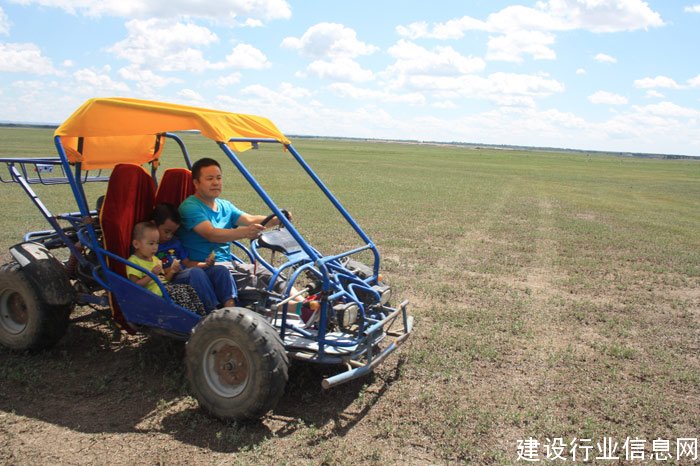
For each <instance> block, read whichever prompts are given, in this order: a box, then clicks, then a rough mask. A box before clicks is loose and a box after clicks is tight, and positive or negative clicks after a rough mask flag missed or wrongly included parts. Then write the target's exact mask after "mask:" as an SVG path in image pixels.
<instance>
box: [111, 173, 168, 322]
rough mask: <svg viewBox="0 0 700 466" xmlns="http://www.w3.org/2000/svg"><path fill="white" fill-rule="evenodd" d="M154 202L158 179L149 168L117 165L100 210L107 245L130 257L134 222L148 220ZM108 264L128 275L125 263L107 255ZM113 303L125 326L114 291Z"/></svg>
mask: <svg viewBox="0 0 700 466" xmlns="http://www.w3.org/2000/svg"><path fill="white" fill-rule="evenodd" d="M154 206H155V183H154V181H153V178H151V176H150V175H149V174H148V172H146V170H145V169H144V168H143V167H141V166H140V165H132V164H119V165H117V166H115V167H114V170H112V175H111V176H110V178H109V183H108V184H107V192H106V194H105V198H104V202H103V204H102V209H101V210H100V224H101V227H102V238H103V241H104V247H105V249H107V250H108V251H109V252H111V253H114V254H116V255H118V256H120V257H123V258H125V259H126V258H128V257H129V255H130V251H131V239H132V238H131V235H132V232H133V230H134V225H136V224H137V223H139V222H144V221H147V220H149V219H150V218H151V214H152V213H153V207H154ZM107 264H108V265H109V268H110V269H111V270H112V271H114V272H115V273H118V274H119V275H121V276H123V277H126V266H125V265H124V264H123V263H122V262H119V261H116V260H109V259H108V260H107ZM110 304H111V306H112V316H113V317H114V320H115V322H117V323H118V324H121V326H122V327H126V326H125V325H123V324H124V323H125V322H124V317H123V315H122V313H121V310H120V309H119V306H118V305H117V302H116V300H114V299H112V296H111V293H110ZM126 328H128V327H126Z"/></svg>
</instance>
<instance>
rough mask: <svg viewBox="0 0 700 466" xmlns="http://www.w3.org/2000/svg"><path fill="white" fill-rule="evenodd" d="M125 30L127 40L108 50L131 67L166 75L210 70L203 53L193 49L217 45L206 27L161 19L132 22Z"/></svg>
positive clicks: (128, 23)
mask: <svg viewBox="0 0 700 466" xmlns="http://www.w3.org/2000/svg"><path fill="white" fill-rule="evenodd" d="M126 29H127V37H126V39H124V40H122V41H120V42H117V43H116V44H114V45H113V46H111V47H110V48H109V49H108V50H109V51H110V52H112V53H114V54H115V55H116V56H118V57H119V58H123V59H124V60H127V61H129V62H131V63H134V64H137V65H141V66H146V67H153V68H155V69H158V70H163V71H173V70H189V71H203V70H204V69H206V68H209V67H210V64H209V62H208V61H207V60H205V59H204V56H203V55H202V52H201V51H200V50H198V49H196V48H194V47H197V46H206V45H209V44H211V43H214V42H217V41H218V37H217V36H216V34H214V33H213V32H211V31H210V30H209V29H207V28H205V27H202V26H197V25H196V24H193V23H177V22H176V23H173V22H171V21H168V20H166V19H159V18H151V19H147V20H137V19H135V20H131V21H129V22H127V23H126Z"/></svg>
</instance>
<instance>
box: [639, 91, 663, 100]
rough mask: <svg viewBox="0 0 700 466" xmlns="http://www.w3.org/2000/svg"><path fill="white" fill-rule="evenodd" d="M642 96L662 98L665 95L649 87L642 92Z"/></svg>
mask: <svg viewBox="0 0 700 466" xmlns="http://www.w3.org/2000/svg"><path fill="white" fill-rule="evenodd" d="M644 97H646V98H647V99H662V98H664V97H665V96H664V95H663V94H662V93H661V92H659V91H655V90H654V89H650V90H648V91H646V93H645V94H644Z"/></svg>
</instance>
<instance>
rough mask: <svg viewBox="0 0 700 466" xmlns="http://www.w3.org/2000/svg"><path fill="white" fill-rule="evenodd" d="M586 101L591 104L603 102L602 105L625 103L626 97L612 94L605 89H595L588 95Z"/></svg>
mask: <svg viewBox="0 0 700 466" xmlns="http://www.w3.org/2000/svg"><path fill="white" fill-rule="evenodd" d="M588 101H589V102H591V103H593V104H604V105H625V104H627V102H628V101H627V97H624V96H621V95H620V94H614V93H612V92H606V91H596V92H594V93H593V94H591V95H589V96H588Z"/></svg>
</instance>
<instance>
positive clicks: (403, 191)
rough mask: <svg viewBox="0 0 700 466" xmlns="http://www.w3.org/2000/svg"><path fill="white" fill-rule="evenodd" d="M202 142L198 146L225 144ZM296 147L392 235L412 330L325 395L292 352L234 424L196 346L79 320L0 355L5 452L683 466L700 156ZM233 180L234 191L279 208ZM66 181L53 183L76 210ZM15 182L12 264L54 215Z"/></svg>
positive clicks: (330, 228)
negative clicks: (217, 408)
mask: <svg viewBox="0 0 700 466" xmlns="http://www.w3.org/2000/svg"><path fill="white" fill-rule="evenodd" d="M186 140H187V141H188V142H191V143H192V144H193V145H192V146H191V153H192V156H193V157H195V158H196V157H198V156H202V155H216V154H217V152H216V151H217V148H216V147H215V146H214V145H213V144H212V143H209V144H205V143H203V142H201V141H200V142H196V138H195V137H194V136H191V135H188V136H186ZM0 141H1V142H2V143H1V144H0V148H1V149H2V150H0V155H2V156H5V157H7V156H14V155H20V154H25V155H53V148H52V145H51V132H50V131H48V130H38V129H4V128H3V129H0ZM295 146H296V147H297V149H299V150H300V152H301V153H302V154H303V155H304V156H305V158H306V159H307V161H308V162H309V163H310V165H311V166H312V167H314V168H315V169H317V172H318V174H319V175H320V176H321V178H322V179H324V180H325V181H326V182H327V184H328V186H329V187H330V189H331V190H332V191H333V192H334V193H335V194H336V195H337V197H338V198H339V199H340V200H341V201H342V202H343V203H344V204H345V205H346V207H347V208H348V210H349V211H350V212H351V214H353V216H354V217H355V218H356V219H357V220H358V222H359V223H360V225H362V226H363V228H364V229H365V231H366V232H367V233H368V234H369V235H370V237H372V239H373V240H374V241H375V242H376V243H377V244H378V245H379V248H380V252H381V253H382V258H383V268H384V272H385V276H387V277H388V279H389V281H390V282H391V283H392V285H393V287H394V290H395V294H396V295H397V296H398V297H399V299H409V300H410V301H411V303H412V308H411V309H412V313H413V314H414V315H415V317H416V328H415V332H414V335H413V336H412V338H411V339H409V342H408V343H407V344H406V345H405V346H403V347H402V348H401V349H400V351H399V352H398V353H397V354H396V355H394V356H392V357H391V358H390V359H388V360H387V361H386V362H385V364H383V365H382V366H380V367H379V369H378V370H377V371H376V373H375V374H373V375H371V376H369V377H367V378H365V379H361V380H357V381H354V382H351V383H349V384H346V385H342V386H340V387H337V388H335V389H332V390H329V391H323V390H322V389H321V385H320V381H321V378H322V377H323V371H322V370H320V369H319V368H315V367H309V366H305V365H303V364H295V365H293V367H292V369H291V372H290V381H289V385H288V389H287V392H286V393H285V396H284V398H283V399H282V401H281V402H280V404H279V405H278V406H277V408H275V409H274V410H273V411H271V412H270V413H269V414H268V415H267V416H265V417H264V418H263V419H262V421H261V422H259V423H254V424H240V425H239V424H236V423H224V422H221V421H219V420H216V419H213V418H211V417H209V416H207V414H206V413H204V412H203V411H202V410H200V409H199V408H198V406H197V404H196V402H195V400H194V399H193V398H192V397H191V396H190V394H189V391H188V387H187V382H186V380H185V376H184V371H183V364H182V355H183V345H181V344H177V343H172V342H168V341H163V340H159V339H153V338H147V337H145V336H123V337H121V338H117V337H115V335H114V332H113V327H112V326H111V324H110V323H109V322H108V321H106V320H101V319H95V320H91V321H87V322H81V323H76V324H75V325H72V326H71V327H70V328H69V331H68V333H67V335H66V336H65V337H64V338H63V339H62V340H61V342H60V343H59V344H58V345H57V346H56V347H55V348H53V349H51V350H49V351H45V352H42V353H39V354H24V353H21V354H18V353H12V352H8V351H7V350H4V349H0V464H51V465H54V464H280V465H282V464H404V463H407V464H446V463H469V464H526V463H525V462H524V461H522V459H523V458H522V456H523V454H524V453H526V452H525V451H524V450H523V449H522V448H523V445H525V444H526V443H527V442H526V440H527V439H533V441H534V440H536V441H537V442H539V445H537V450H536V451H535V452H533V451H530V454H534V453H536V454H537V455H538V456H537V458H538V459H540V460H541V462H547V454H550V459H551V458H552V457H553V455H554V451H555V449H554V448H551V447H554V446H556V445H558V444H559V443H558V442H561V443H563V444H564V448H563V450H561V451H560V454H561V456H562V457H565V458H567V463H570V462H571V461H572V459H573V457H572V455H573V454H574V452H576V453H577V454H578V455H579V456H578V459H579V461H580V460H581V458H582V457H581V455H582V454H583V452H584V450H583V449H582V448H578V449H577V446H579V447H580V446H582V445H584V444H588V445H590V446H591V450H590V456H591V459H593V457H594V456H598V455H600V451H599V450H598V448H597V445H596V444H597V443H601V444H602V443H603V442H604V439H609V438H613V439H614V441H615V442H616V443H617V450H616V451H615V452H614V453H615V454H616V455H617V456H619V457H620V458H621V459H623V460H624V459H625V455H626V453H627V454H629V453H630V451H632V453H634V452H636V453H637V455H640V454H643V455H644V457H645V459H646V460H647V462H650V463H654V464H661V462H657V461H651V459H652V454H662V453H664V443H663V442H657V443H654V442H653V441H654V440H659V439H660V440H668V441H669V444H668V446H669V448H668V450H669V451H668V454H669V456H670V457H671V458H672V460H671V461H670V462H675V461H676V455H677V454H678V453H679V452H678V451H677V446H678V441H677V439H678V438H695V439H697V438H698V437H700V403H698V399H699V396H700V234H698V232H699V231H700V161H698V162H695V161H665V160H642V159H633V158H623V157H612V156H602V155H596V156H586V155H581V154H568V153H538V152H528V151H496V150H474V149H468V148H460V147H450V146H445V147H438V146H429V145H411V144H394V143H379V142H360V141H337V140H307V139H299V140H298V141H295ZM174 154H175V152H174V151H170V149H169V152H168V153H167V154H166V156H165V160H166V165H169V164H175V163H176V159H175V155H174ZM243 159H244V161H245V162H246V163H248V164H250V166H251V167H252V169H253V172H254V173H255V174H256V175H258V176H259V177H260V179H261V181H262V183H263V184H264V186H265V187H266V188H267V189H269V191H270V192H271V193H272V195H273V197H274V198H275V199H276V200H278V201H279V204H280V205H282V206H283V207H287V208H289V209H290V210H291V211H292V212H294V215H295V219H296V222H297V224H298V225H299V228H300V230H301V231H302V233H303V234H305V235H306V236H307V237H308V238H309V239H310V240H311V242H312V244H314V245H316V247H317V248H318V249H319V250H321V251H324V252H326V251H332V250H334V248H341V247H347V246H350V245H353V244H355V243H354V241H355V242H356V238H355V237H354V236H353V235H352V234H351V233H350V232H349V229H348V228H346V227H345V226H343V225H342V222H341V221H340V219H339V217H338V216H337V214H335V213H334V212H333V211H332V209H331V208H330V206H329V205H328V203H327V202H326V201H324V200H323V199H322V198H320V197H318V196H317V194H316V192H315V191H314V190H313V189H312V187H311V185H310V184H309V183H308V182H307V181H306V180H305V179H304V178H303V176H302V175H301V173H300V170H298V169H297V168H295V167H294V166H293V165H292V163H291V162H290V161H289V159H290V158H289V157H288V155H287V154H284V153H283V152H282V151H281V150H280V149H279V148H272V147H271V148H267V147H264V148H262V149H261V150H259V151H250V152H247V153H245V154H244V155H243ZM0 169H2V167H0ZM225 176H226V186H225V195H226V197H228V198H229V199H231V200H233V201H234V203H236V204H237V205H239V206H240V207H242V208H243V209H245V210H248V211H251V212H256V213H257V212H259V213H263V208H262V206H261V203H260V201H258V200H257V199H256V198H255V196H254V194H253V193H252V192H251V190H250V188H246V186H244V184H243V181H242V180H241V179H240V177H236V176H235V174H234V173H233V170H232V169H229V170H227V172H226V173H225ZM64 188H65V187H50V188H43V187H42V189H39V188H38V189H37V191H38V193H39V194H40V195H41V196H43V197H42V198H43V199H45V200H46V203H47V205H48V207H49V208H50V209H52V210H56V211H60V212H65V211H70V210H74V209H75V208H74V207H72V205H71V199H72V198H71V197H70V196H69V194H68V190H67V189H64ZM0 190H1V194H0V196H1V198H2V199H3V201H2V205H1V206H0V216H1V218H2V219H3V222H4V227H3V228H2V231H0V257H2V259H3V261H6V260H8V253H7V247H9V246H10V245H12V244H14V243H16V242H19V241H20V240H21V237H22V235H23V234H24V233H25V232H27V231H32V230H42V229H46V228H47V225H46V224H45V222H43V220H42V219H41V217H40V216H39V215H38V212H36V209H34V208H33V206H32V205H31V203H30V202H29V199H27V198H26V196H25V195H24V193H22V192H21V190H20V189H19V186H16V185H1V186H0ZM103 190H104V185H93V186H90V187H89V190H88V192H89V193H90V194H94V195H97V194H99V193H100V192H101V191H103ZM42 222H43V223H42ZM87 311H88V310H87V309H78V310H76V312H75V315H76V316H78V315H81V314H84V313H87ZM628 437H629V438H630V439H638V440H645V442H644V443H642V442H637V443H633V442H625V441H626V439H627V438H628ZM582 439H583V440H582ZM586 439H589V440H588V442H586V441H585V440H586ZM519 445H520V447H521V449H520V450H519ZM530 445H531V446H532V445H533V443H530ZM625 446H627V451H626V449H625ZM546 447H550V448H546ZM632 447H634V448H632ZM640 452H641V453H640ZM680 453H683V452H682V451H681V452H680ZM519 456H520V458H519ZM681 456H682V457H681V459H680V460H679V461H678V462H680V463H683V464H691V463H692V459H691V458H690V457H689V456H688V455H685V456H683V455H681ZM637 458H639V456H637ZM597 461H598V462H599V463H602V464H606V463H612V461H606V460H597ZM558 463H559V464H564V463H563V461H561V460H559V461H558Z"/></svg>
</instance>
